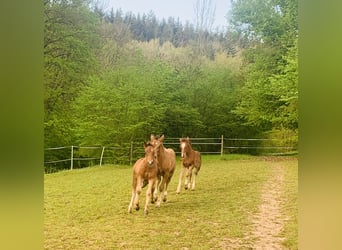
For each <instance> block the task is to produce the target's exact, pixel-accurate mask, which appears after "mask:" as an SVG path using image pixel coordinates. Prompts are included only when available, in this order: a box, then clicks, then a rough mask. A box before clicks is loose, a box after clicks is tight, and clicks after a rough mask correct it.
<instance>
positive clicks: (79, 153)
mask: <svg viewBox="0 0 342 250" xmlns="http://www.w3.org/2000/svg"><path fill="white" fill-rule="evenodd" d="M190 140H191V145H192V147H193V149H195V150H198V151H200V152H201V154H203V155H208V154H216V155H221V156H223V155H224V154H251V155H287V154H294V153H296V152H297V150H298V149H297V141H295V140H293V139H291V138H281V139H262V138H251V139H243V138H224V137H223V136H221V137H217V138H190ZM143 141H144V140H141V141H140V142H129V143H121V144H116V145H109V146H63V147H53V148H45V149H44V151H45V152H44V167H45V173H53V172H57V171H60V170H63V169H70V170H73V169H75V168H83V167H89V166H94V165H100V166H101V165H103V164H125V165H127V164H129V165H132V164H133V163H134V162H135V161H136V160H137V159H138V158H141V157H143V156H144V146H143ZM164 146H165V147H167V148H172V149H174V150H175V152H176V155H180V150H179V138H166V139H165V140H164Z"/></svg>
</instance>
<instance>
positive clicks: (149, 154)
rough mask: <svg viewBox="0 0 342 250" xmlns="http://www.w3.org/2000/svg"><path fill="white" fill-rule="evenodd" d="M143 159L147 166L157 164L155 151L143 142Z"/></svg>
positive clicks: (150, 145)
mask: <svg viewBox="0 0 342 250" xmlns="http://www.w3.org/2000/svg"><path fill="white" fill-rule="evenodd" d="M144 146H145V159H146V160H147V163H148V166H149V167H153V166H154V165H155V164H156V162H157V150H156V149H155V148H154V146H153V144H152V143H151V142H147V143H146V142H145V145H144Z"/></svg>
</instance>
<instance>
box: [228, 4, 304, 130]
mask: <svg viewBox="0 0 342 250" xmlns="http://www.w3.org/2000/svg"><path fill="white" fill-rule="evenodd" d="M296 6H297V2H296V1H295V0H290V1H286V2H285V1H279V0H269V1H262V0H256V1H246V0H237V1H234V2H233V7H232V27H233V28H234V29H235V30H236V31H237V32H240V34H242V36H244V37H245V38H246V39H247V40H248V42H249V47H248V49H246V50H245V52H244V54H243V55H244V59H245V60H244V63H245V65H244V71H245V83H244V86H243V87H242V88H241V91H240V101H239V102H238V104H237V106H236V108H235V110H234V113H235V114H238V115H239V116H241V117H242V118H243V119H244V120H245V121H246V123H247V124H250V125H253V126H257V127H260V128H261V129H262V130H264V131H267V130H271V129H272V128H280V127H281V128H282V127H285V128H288V129H296V128H297V123H298V120H297V119H298V114H297V113H298V110H297V109H298V107H297V105H296V102H297V99H298V90H297V88H298V79H297V76H298V68H297V55H298V54H297V52H296V51H297V33H298V26H297V10H296Z"/></svg>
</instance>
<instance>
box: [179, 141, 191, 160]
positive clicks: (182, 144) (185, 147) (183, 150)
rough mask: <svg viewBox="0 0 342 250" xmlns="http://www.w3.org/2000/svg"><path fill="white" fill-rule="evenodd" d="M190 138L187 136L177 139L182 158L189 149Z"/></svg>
mask: <svg viewBox="0 0 342 250" xmlns="http://www.w3.org/2000/svg"><path fill="white" fill-rule="evenodd" d="M189 145H190V139H189V137H187V138H180V139H179V147H180V149H181V157H182V158H184V157H185V156H186V154H187V152H188V150H189Z"/></svg>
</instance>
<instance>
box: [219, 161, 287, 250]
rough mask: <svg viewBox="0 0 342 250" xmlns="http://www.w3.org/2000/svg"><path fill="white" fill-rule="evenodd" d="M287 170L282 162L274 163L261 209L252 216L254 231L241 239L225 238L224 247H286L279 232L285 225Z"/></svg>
mask: <svg viewBox="0 0 342 250" xmlns="http://www.w3.org/2000/svg"><path fill="white" fill-rule="evenodd" d="M284 178H285V171H284V167H283V166H282V165H281V163H278V164H277V165H274V169H273V172H272V174H271V176H270V178H269V179H268V180H267V181H266V182H265V184H264V186H263V189H262V192H261V203H260V205H259V210H258V212H257V213H256V214H254V215H252V217H251V226H252V232H251V233H250V234H249V235H245V237H243V238H240V239H224V241H222V242H221V244H220V247H221V248H222V249H262V250H265V249H266V250H268V249H272V250H273V249H284V247H283V246H282V241H283V240H284V239H282V238H281V237H279V234H280V232H281V230H282V229H283V226H284V221H283V219H282V218H281V201H282V199H283V198H282V194H283V192H284V188H285V187H284V185H285V180H284Z"/></svg>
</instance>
